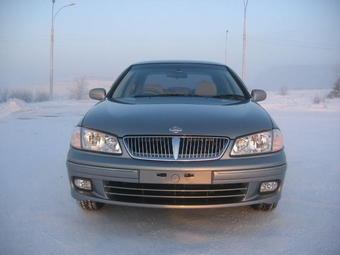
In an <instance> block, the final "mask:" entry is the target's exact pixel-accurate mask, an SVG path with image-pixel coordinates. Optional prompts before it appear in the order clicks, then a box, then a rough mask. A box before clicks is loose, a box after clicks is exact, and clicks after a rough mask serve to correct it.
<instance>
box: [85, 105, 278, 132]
mask: <svg viewBox="0 0 340 255" xmlns="http://www.w3.org/2000/svg"><path fill="white" fill-rule="evenodd" d="M202 100H203V99H202ZM202 102H203V101H202ZM202 102H199V103H184V102H183V103H178V102H177V103H171V101H169V102H168V103H167V102H164V101H163V102H162V103H151V104H150V103H145V104H125V103H119V102H114V101H109V100H105V101H103V102H100V103H98V104H97V105H95V106H94V107H93V108H92V109H90V110H89V112H88V113H87V114H86V116H85V117H84V118H83V121H82V122H81V125H82V126H84V127H88V128H93V129H96V130H100V131H103V132H107V133H110V134H114V135H116V136H118V137H123V136H126V135H174V133H173V132H171V131H170V130H169V129H171V128H173V127H179V128H180V129H181V130H182V131H181V132H179V133H178V134H177V135H203V136H227V137H230V138H235V137H238V136H241V135H245V134H250V133H254V132H258V131H264V130H268V129H271V128H273V122H272V120H271V118H270V117H269V115H268V114H267V112H266V111H265V110H264V109H263V108H262V107H261V106H259V105H258V104H257V103H255V102H253V101H251V100H248V101H246V102H238V103H232V104H230V103H228V104H221V103H219V104H216V103H213V104H211V103H210V102H209V100H205V101H204V103H202Z"/></svg>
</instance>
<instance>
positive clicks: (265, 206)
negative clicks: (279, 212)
mask: <svg viewBox="0 0 340 255" xmlns="http://www.w3.org/2000/svg"><path fill="white" fill-rule="evenodd" d="M276 206H277V203H273V204H257V205H252V206H251V207H252V208H253V209H254V210H257V211H273V210H275V208H276Z"/></svg>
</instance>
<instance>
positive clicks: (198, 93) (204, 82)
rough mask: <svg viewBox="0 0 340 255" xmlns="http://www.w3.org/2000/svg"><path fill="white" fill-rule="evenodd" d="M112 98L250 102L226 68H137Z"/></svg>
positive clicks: (161, 65)
mask: <svg viewBox="0 0 340 255" xmlns="http://www.w3.org/2000/svg"><path fill="white" fill-rule="evenodd" d="M111 94H112V98H114V99H123V98H137V97H174V96H187V97H213V98H226V99H227V98H229V99H235V100H239V99H244V98H248V95H247V92H246V89H245V88H244V87H242V85H241V84H239V83H238V82H237V81H236V80H235V79H234V77H233V75H232V74H231V73H230V72H229V71H228V70H227V68H226V67H224V66H218V65H207V64H142V65H135V66H132V68H131V69H130V70H129V71H128V72H127V73H126V75H125V76H124V77H123V79H122V80H121V81H120V82H119V84H117V85H115V86H114V87H113V93H111Z"/></svg>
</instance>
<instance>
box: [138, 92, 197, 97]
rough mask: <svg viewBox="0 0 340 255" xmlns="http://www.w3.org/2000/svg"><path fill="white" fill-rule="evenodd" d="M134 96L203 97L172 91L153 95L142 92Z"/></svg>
mask: <svg viewBox="0 0 340 255" xmlns="http://www.w3.org/2000/svg"><path fill="white" fill-rule="evenodd" d="M134 97H202V96H199V95H191V94H178V93H172V94H159V95H156V94H153V95H146V94H144V95H143V94H140V95H135V96H134Z"/></svg>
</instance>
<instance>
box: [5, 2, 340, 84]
mask: <svg viewBox="0 0 340 255" xmlns="http://www.w3.org/2000/svg"><path fill="white" fill-rule="evenodd" d="M74 1H76V5H73V6H69V7H66V8H64V9H62V10H61V11H60V12H59V13H58V15H57V16H56V18H55V22H54V26H55V47H54V79H55V81H56V82H62V81H70V80H74V79H76V78H78V77H81V76H84V75H86V76H87V77H99V79H100V78H103V79H104V78H108V79H112V80H113V79H114V78H115V77H116V76H117V75H118V74H119V73H120V72H121V71H122V70H123V69H125V68H126V67H127V66H128V65H130V64H131V63H134V62H138V61H144V60H155V59H194V60H209V61H215V62H221V63H224V62H225V50H226V46H227V64H228V65H229V66H230V67H231V68H233V69H234V70H235V71H236V72H237V73H238V74H239V75H240V76H241V75H242V41H243V11H244V5H243V0H115V1H114V0H74ZM71 2H72V0H71V1H68V0H56V1H55V4H54V6H55V7H54V11H55V13H56V12H57V11H58V10H59V9H60V8H61V7H63V6H64V5H67V4H69V3H71ZM339 10H340V1H339V0H249V2H248V8H247V48H246V64H247V65H246V83H247V85H248V86H250V87H254V86H256V87H261V85H263V86H265V87H268V86H270V85H271V84H272V83H275V84H276V85H278V84H280V85H282V84H286V83H287V84H286V85H287V86H288V87H289V86H290V87H294V86H295V87H299V84H301V87H304V86H303V84H302V83H306V84H307V83H310V84H311V83H313V82H314V83H316V82H317V83H320V82H321V83H325V84H321V85H320V87H325V86H328V87H329V86H332V82H334V80H335V79H336V78H337V77H338V75H339V73H340V13H339ZM51 16H52V1H51V0H0V24H1V25H0V88H2V87H11V86H14V85H27V86H34V85H44V84H46V88H47V89H48V84H49V68H50V67H49V63H50V36H51ZM226 30H228V34H227V33H226ZM318 78H319V79H320V80H317V79H318Z"/></svg>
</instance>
